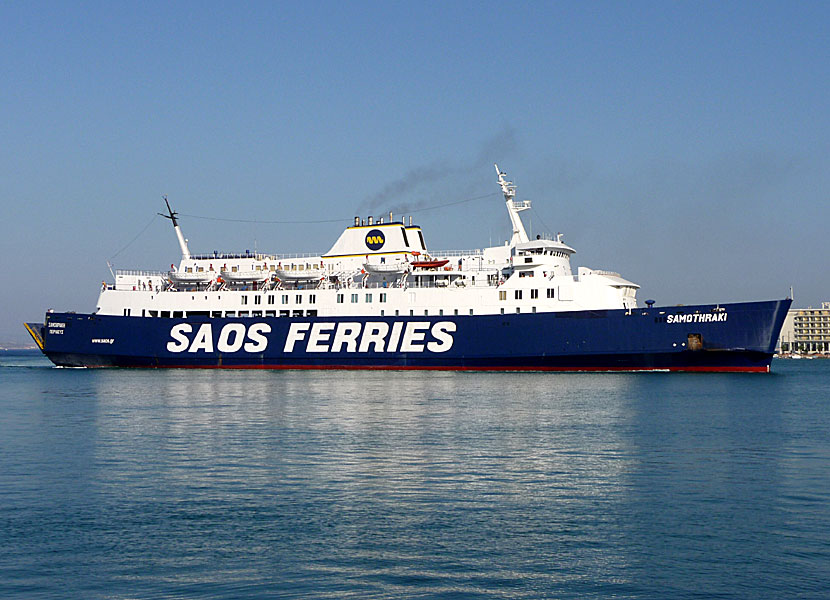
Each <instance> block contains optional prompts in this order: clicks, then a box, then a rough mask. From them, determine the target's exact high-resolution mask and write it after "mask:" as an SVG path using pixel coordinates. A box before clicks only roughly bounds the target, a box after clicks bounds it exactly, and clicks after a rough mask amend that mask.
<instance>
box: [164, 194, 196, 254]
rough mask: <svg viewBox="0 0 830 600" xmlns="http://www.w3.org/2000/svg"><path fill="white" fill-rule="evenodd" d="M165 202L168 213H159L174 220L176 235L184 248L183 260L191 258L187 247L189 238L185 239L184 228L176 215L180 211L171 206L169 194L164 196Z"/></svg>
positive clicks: (180, 245)
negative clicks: (168, 198) (180, 225)
mask: <svg viewBox="0 0 830 600" xmlns="http://www.w3.org/2000/svg"><path fill="white" fill-rule="evenodd" d="M164 203H165V204H166V205H167V214H166V215H165V214H162V213H159V215H161V216H162V217H164V218H165V219H170V220H171V221H172V222H173V229H174V230H175V231H176V237H177V238H179V248H181V249H182V260H190V249H189V248H188V247H187V240H186V239H184V234H182V228H181V227H179V221H178V219H176V217H177V216H178V215H179V213H177V212H175V211H174V210H173V209H172V208H170V203H169V202H168V201H167V196H164Z"/></svg>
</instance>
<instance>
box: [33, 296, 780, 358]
mask: <svg viewBox="0 0 830 600" xmlns="http://www.w3.org/2000/svg"><path fill="white" fill-rule="evenodd" d="M790 304H791V300H789V299H787V300H774V301H768V302H747V303H734V304H721V305H714V304H707V305H697V306H682V307H652V308H648V309H642V308H641V309H636V310H633V311H625V310H598V311H573V312H556V313H530V314H528V313H524V314H505V315H480V316H421V317H419V316H407V317H323V316H318V317H308V318H302V317H296V318H294V317H253V318H207V317H195V318H187V319H169V318H154V317H126V316H123V317H122V316H106V315H95V314H76V313H55V312H53V313H48V314H47V315H46V322H45V323H43V324H27V328H29V330H30V332H32V334H33V337H35V339H36V341H38V343H39V345H41V349H42V350H43V353H44V354H45V355H46V356H48V357H49V359H50V360H52V362H54V363H55V364H56V365H58V366H69V367H144V368H240V369H242V368H244V369H444V370H505V371H511V370H532V371H640V370H670V371H757V372H767V371H769V367H770V362H771V359H772V355H773V353H774V351H775V344H776V342H777V340H778V335H779V333H780V331H781V326H782V325H783V322H784V318H785V317H786V314H787V310H788V309H789V307H790ZM38 338H40V339H39V340H38Z"/></svg>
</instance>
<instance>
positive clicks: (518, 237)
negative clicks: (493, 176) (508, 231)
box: [494, 165, 530, 246]
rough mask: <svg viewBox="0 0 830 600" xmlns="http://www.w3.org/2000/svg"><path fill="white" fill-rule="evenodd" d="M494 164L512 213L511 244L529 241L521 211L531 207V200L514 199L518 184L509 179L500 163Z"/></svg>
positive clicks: (510, 213) (508, 210) (505, 200)
mask: <svg viewBox="0 0 830 600" xmlns="http://www.w3.org/2000/svg"><path fill="white" fill-rule="evenodd" d="M494 166H495V167H496V173H498V176H499V185H500V186H501V191H502V193H504V202H505V204H506V205H507V213H508V214H509V215H510V222H511V223H512V224H513V237H511V238H510V245H511V246H515V245H516V244H520V243H522V242H527V241H529V240H528V237H527V232H526V231H525V226H524V225H523V224H522V218H521V217H520V216H519V213H520V212H522V211H523V210H527V209H529V208H530V200H522V201H521V202H516V201H515V200H513V198H515V197H516V186H515V185H514V184H513V182H512V181H507V173H505V172H503V171H501V170H499V166H498V165H494Z"/></svg>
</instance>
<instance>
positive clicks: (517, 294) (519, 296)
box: [516, 290, 522, 300]
mask: <svg viewBox="0 0 830 600" xmlns="http://www.w3.org/2000/svg"><path fill="white" fill-rule="evenodd" d="M521 299H522V290H516V300H521Z"/></svg>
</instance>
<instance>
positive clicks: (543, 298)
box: [96, 166, 639, 317]
mask: <svg viewBox="0 0 830 600" xmlns="http://www.w3.org/2000/svg"><path fill="white" fill-rule="evenodd" d="M496 172H497V173H498V182H499V185H500V187H501V189H502V192H503V193H504V199H505V204H506V207H507V211H508V214H509V216H510V221H511V223H512V227H513V229H512V236H511V239H510V241H508V242H505V244H504V245H503V246H494V247H490V248H484V249H481V250H470V251H453V252H430V251H428V250H427V246H426V242H425V240H424V235H423V232H422V230H421V228H420V227H419V226H417V225H413V224H412V219H411V217H410V219H409V224H408V225H407V224H406V223H405V220H404V219H401V220H400V221H395V220H393V218H392V215H391V214H390V215H389V220H388V221H387V222H384V220H383V219H382V218H381V219H379V220H378V221H377V222H375V220H374V219H373V217H369V218H368V219H366V220H361V219H360V218H357V217H356V218H355V222H354V225H351V226H349V227H347V228H346V229H345V230H344V231H343V233H342V234H341V235H340V237H339V238H338V239H337V241H336V242H335V243H334V245H333V246H332V247H331V248H330V249H329V251H328V252H326V253H325V254H321V255H316V256H297V255H274V254H261V253H253V254H251V253H248V252H246V253H244V254H220V253H214V254H211V255H192V254H191V253H190V250H189V248H188V245H187V240H185V238H184V236H183V234H182V232H181V228H180V227H179V225H178V221H177V219H176V213H174V212H173V211H172V210H171V209H170V207H169V205H168V207H167V208H168V214H167V215H164V216H166V217H167V218H169V219H170V220H171V221H172V223H173V227H174V229H175V232H176V236H177V238H178V241H179V245H180V248H181V252H182V258H181V260H180V261H179V264H178V266H175V265H171V269H170V270H169V271H168V272H153V271H123V270H119V271H116V273H115V283H114V284H104V285H103V286H102V291H101V294H100V296H99V298H98V303H97V309H96V312H97V313H99V314H106V315H126V316H144V317H184V316H200V315H201V316H207V317H246V316H247V317H267V316H275V317H279V316H285V317H292V316H317V315H319V316H355V317H357V316H360V317H364V316H398V315H433V316H437V315H485V314H505V313H535V312H555V311H576V310H600V309H632V308H635V307H636V291H637V289H638V288H639V286H638V285H637V284H635V283H632V282H630V281H628V280H626V279H623V278H622V277H620V275H619V274H617V273H611V272H608V271H599V270H593V269H588V268H586V267H579V269H578V270H577V272H576V274H574V273H573V272H572V269H571V255H572V254H573V253H574V252H575V251H574V249H573V248H571V247H570V246H568V245H567V244H565V243H563V242H562V237H561V235H558V236H557V238H556V239H543V238H542V237H541V236H537V238H536V239H534V240H530V239H528V236H527V233H526V231H525V228H524V225H523V223H522V219H521V217H520V214H519V213H521V212H522V211H524V210H527V209H529V208H530V202H529V201H516V200H515V199H514V198H515V195H516V187H515V185H513V183H512V182H510V181H507V179H506V174H505V173H503V172H501V171H500V170H499V169H498V166H496ZM165 201H166V199H165Z"/></svg>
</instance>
